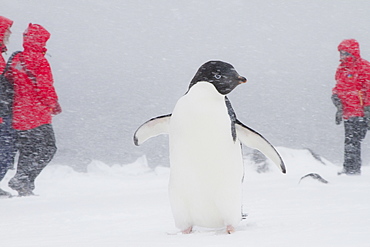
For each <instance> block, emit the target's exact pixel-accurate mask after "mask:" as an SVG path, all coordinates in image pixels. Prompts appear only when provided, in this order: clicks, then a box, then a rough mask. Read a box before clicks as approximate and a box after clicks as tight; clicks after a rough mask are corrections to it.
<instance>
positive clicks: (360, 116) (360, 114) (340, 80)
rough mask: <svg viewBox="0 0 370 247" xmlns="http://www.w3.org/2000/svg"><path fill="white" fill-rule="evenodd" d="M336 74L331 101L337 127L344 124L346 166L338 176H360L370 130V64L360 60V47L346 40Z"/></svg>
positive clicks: (340, 49)
mask: <svg viewBox="0 0 370 247" xmlns="http://www.w3.org/2000/svg"><path fill="white" fill-rule="evenodd" d="M338 51H339V53H340V64H339V67H338V69H337V71H336V74H335V80H336V85H335V87H334V88H333V95H332V101H333V103H334V105H335V106H336V107H337V113H336V124H338V125H339V124H340V123H341V122H342V119H343V120H344V136H345V140H344V162H343V170H342V171H340V172H339V173H338V174H347V175H360V174H361V142H362V140H363V139H364V138H365V136H366V132H367V129H368V128H369V126H370V90H369V89H370V63H369V62H368V61H366V60H365V59H363V58H361V56H360V46H359V43H358V42H357V41H356V40H354V39H346V40H343V41H342V42H341V43H340V44H339V46H338Z"/></svg>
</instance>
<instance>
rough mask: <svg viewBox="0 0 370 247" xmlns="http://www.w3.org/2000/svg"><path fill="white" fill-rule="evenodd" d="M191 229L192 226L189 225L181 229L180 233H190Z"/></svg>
mask: <svg viewBox="0 0 370 247" xmlns="http://www.w3.org/2000/svg"><path fill="white" fill-rule="evenodd" d="M192 231H193V227H192V226H190V227H188V228H186V229H185V230H182V231H181V232H182V234H190V233H191V232H192Z"/></svg>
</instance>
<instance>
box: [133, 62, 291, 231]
mask: <svg viewBox="0 0 370 247" xmlns="http://www.w3.org/2000/svg"><path fill="white" fill-rule="evenodd" d="M246 81H247V80H246V78H245V77H243V76H240V75H239V74H238V73H237V72H236V70H235V69H234V67H233V66H232V65H230V64H228V63H225V62H222V61H209V62H207V63H205V64H203V65H202V66H201V67H200V68H199V70H198V71H197V73H196V74H195V76H194V78H193V79H192V81H191V82H190V85H189V89H188V91H187V92H186V93H185V95H184V96H182V97H181V98H180V99H179V100H178V101H177V103H176V106H175V108H174V110H173V112H172V114H169V115H164V116H159V117H156V118H153V119H150V120H149V121H147V122H145V123H144V124H143V125H141V126H140V127H139V128H138V129H137V130H136V132H135V134H134V143H135V145H137V146H138V145H140V144H142V143H143V142H145V141H146V140H148V139H149V138H151V137H154V136H157V135H160V134H169V149H170V181H169V198H170V203H171V208H172V213H173V217H174V219H175V224H176V227H178V228H179V229H180V230H181V231H182V233H184V234H186V233H191V231H192V229H193V227H194V226H200V227H207V228H220V227H225V228H226V232H227V233H232V232H234V231H235V227H236V226H237V225H238V224H239V222H240V221H241V219H242V213H241V207H242V179H243V173H244V170H243V157H242V150H241V145H240V143H243V144H245V145H246V146H248V147H251V148H255V149H258V150H259V151H261V152H262V153H263V154H264V155H266V156H267V157H268V158H270V159H271V160H272V161H273V162H274V163H275V164H276V165H277V166H278V167H279V168H280V169H281V171H282V172H283V173H285V165H284V162H283V160H282V159H281V157H280V155H279V154H278V152H277V151H276V150H275V148H274V147H273V146H272V145H271V144H270V143H269V142H268V141H267V140H266V139H265V138H264V137H263V136H261V135H260V134H258V133H257V132H256V131H254V130H252V129H250V128H249V127H247V126H245V125H244V124H242V123H241V122H240V121H239V120H238V119H237V118H236V115H235V112H234V110H233V108H232V106H231V104H230V101H229V100H228V98H227V97H226V95H227V94H228V93H230V92H231V91H233V90H234V89H235V88H236V87H237V86H238V85H240V84H243V83H245V82H246Z"/></svg>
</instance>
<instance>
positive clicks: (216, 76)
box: [213, 74, 221, 80]
mask: <svg viewBox="0 0 370 247" xmlns="http://www.w3.org/2000/svg"><path fill="white" fill-rule="evenodd" d="M213 77H214V78H216V79H217V80H218V79H221V75H219V74H216V75H214V76H213Z"/></svg>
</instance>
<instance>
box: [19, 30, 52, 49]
mask: <svg viewBox="0 0 370 247" xmlns="http://www.w3.org/2000/svg"><path fill="white" fill-rule="evenodd" d="M49 38H50V33H49V32H48V31H47V30H46V29H45V28H44V27H42V26H41V25H38V24H32V23H30V24H29V25H28V28H27V29H26V31H24V33H23V48H24V50H25V51H35V52H42V53H46V47H45V46H46V42H47V41H48V40H49Z"/></svg>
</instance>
